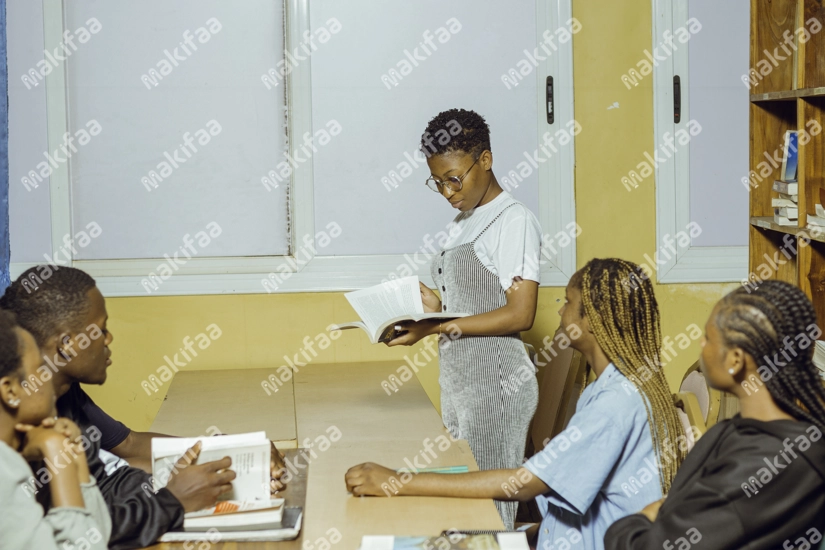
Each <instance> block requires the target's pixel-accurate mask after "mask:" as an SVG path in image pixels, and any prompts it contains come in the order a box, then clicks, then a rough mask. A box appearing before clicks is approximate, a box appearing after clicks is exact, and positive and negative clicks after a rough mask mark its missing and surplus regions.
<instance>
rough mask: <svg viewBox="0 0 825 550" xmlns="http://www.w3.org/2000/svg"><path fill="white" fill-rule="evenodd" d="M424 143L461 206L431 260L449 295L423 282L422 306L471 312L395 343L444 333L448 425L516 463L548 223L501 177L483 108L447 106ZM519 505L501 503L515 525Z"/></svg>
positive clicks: (488, 456) (437, 187)
mask: <svg viewBox="0 0 825 550" xmlns="http://www.w3.org/2000/svg"><path fill="white" fill-rule="evenodd" d="M456 127H458V128H459V129H460V131H455V132H454V129H455V128H456ZM448 129H449V130H450V131H449V132H447V130H448ZM421 150H422V151H423V152H424V154H425V155H426V156H427V164H428V166H429V168H430V172H431V174H432V175H431V177H430V178H428V179H427V182H426V184H427V187H429V188H430V189H431V190H432V191H435V192H436V193H439V194H440V195H442V197H443V198H444V199H446V200H448V201H449V202H450V204H451V205H452V207H453V208H455V209H457V210H458V211H459V214H458V216H456V218H455V224H456V226H457V228H458V230H460V231H456V230H453V231H451V232H450V234H451V237H450V240H449V241H447V242H446V243H445V244H444V246H443V250H442V251H441V252H439V253H438V254H437V255H436V256H435V260H434V261H433V263H432V266H431V270H432V276H433V280H434V281H435V283H436V285H437V290H438V291H439V292H440V294H441V296H440V297H439V296H438V295H436V293H435V292H433V290H431V289H429V288H428V287H426V286H425V285H423V284H422V285H421V298H422V301H423V302H424V309H425V311H427V312H436V311H443V312H456V313H468V314H469V316H468V317H463V318H460V319H456V320H455V321H449V322H443V321H442V322H441V323H439V322H438V321H437V320H427V321H420V322H417V323H406V324H404V327H403V329H404V332H402V333H401V335H400V336H399V337H397V338H395V339H394V340H392V341H391V342H389V343H388V345H390V346H395V345H408V346H409V345H413V344H415V343H416V342H418V341H419V340H421V339H422V338H424V337H426V336H430V335H433V334H438V335H439V338H440V341H439V348H440V356H439V364H440V375H439V383H440V385H441V415H442V418H443V421H444V425H445V426H446V427H447V429H448V430H449V431H450V433H451V434H452V435H453V437H456V438H461V439H466V440H467V441H468V442H469V444H470V448H471V449H472V451H473V455H474V456H475V459H476V462H478V466H479V468H480V469H481V470H495V469H512V468H518V467H520V466H521V463H522V461H523V459H524V447H525V443H526V440H527V430H528V428H529V425H530V421H531V420H532V418H533V414H534V413H535V411H536V404H537V402H538V385H537V383H536V378H535V376H534V371H533V366H532V363H531V362H530V358H529V357H528V355H527V353H526V351H525V349H524V344H523V343H522V341H521V337H520V335H519V333H520V332H521V331H525V330H529V329H530V327H532V326H533V320H534V319H535V316H536V302H537V297H538V286H539V252H540V248H541V227H540V226H539V223H538V220H537V219H536V216H535V215H534V214H533V213H532V212H531V211H530V210H529V209H528V208H527V207H526V206H524V205H523V204H522V203H520V202H518V201H517V200H515V199H514V198H513V197H512V195H510V194H509V193H507V192H506V191H504V190H503V189H502V188H501V186H500V185H499V183H498V181H496V177H495V175H494V174H493V154H492V152H491V151H490V129H489V127H488V126H487V123H486V122H485V121H484V119H483V118H482V117H481V116H480V115H478V114H477V113H475V112H473V111H466V110H464V109H451V110H449V111H445V112H442V113H440V114H439V115H438V116H436V117H435V118H433V119H432V120H431V121H430V123H429V124H428V125H427V129H426V130H425V131H424V135H423V136H422V138H421ZM448 336H449V337H448ZM505 381H506V382H507V383H506V384H505V383H503V382H505ZM516 505H517V503H515V502H501V501H498V502H496V506H497V508H498V511H499V514H501V517H502V520H503V521H504V524H505V526H506V527H507V528H512V527H513V521H514V520H515V515H516Z"/></svg>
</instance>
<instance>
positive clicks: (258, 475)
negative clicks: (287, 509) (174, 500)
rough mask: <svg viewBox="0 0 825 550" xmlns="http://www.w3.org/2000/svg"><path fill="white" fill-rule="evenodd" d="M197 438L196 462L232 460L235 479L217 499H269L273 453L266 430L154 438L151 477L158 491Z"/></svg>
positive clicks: (267, 500) (266, 500)
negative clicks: (198, 447)
mask: <svg viewBox="0 0 825 550" xmlns="http://www.w3.org/2000/svg"><path fill="white" fill-rule="evenodd" d="M198 441H200V442H201V452H200V455H199V456H198V458H197V460H196V462H195V463H196V464H204V463H206V462H212V461H215V460H221V459H222V458H224V457H226V456H228V457H229V458H231V459H232V470H233V471H234V472H235V476H236V477H235V479H233V480H232V489H231V490H229V491H228V492H226V493H224V494H223V495H221V496H220V497H219V498H218V500H233V501H245V502H248V501H256V500H258V501H265V502H270V499H271V497H270V493H269V480H270V464H269V460H270V452H271V450H272V444H271V443H270V441H269V440H268V439H267V438H266V432H251V433H245V434H237V435H220V436H214V437H155V438H152V480H153V484H154V489H155V491H158V490H160V489H162V488H163V487H165V486H166V483H167V482H168V481H169V476H170V474H171V473H172V472H173V470H174V468H175V463H176V462H177V461H178V459H180V458H181V457H182V456H183V455H184V453H186V451H187V450H188V449H189V448H190V447H192V445H194V444H195V443H197V442H198Z"/></svg>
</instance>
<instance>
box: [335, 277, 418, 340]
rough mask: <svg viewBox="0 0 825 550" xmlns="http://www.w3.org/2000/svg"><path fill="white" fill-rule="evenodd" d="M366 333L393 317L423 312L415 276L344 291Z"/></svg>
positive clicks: (371, 332) (374, 331) (374, 330)
mask: <svg viewBox="0 0 825 550" xmlns="http://www.w3.org/2000/svg"><path fill="white" fill-rule="evenodd" d="M346 297H347V301H349V303H350V305H351V306H352V307H353V309H354V310H355V311H356V313H358V316H359V317H361V320H362V321H363V322H364V324H365V325H366V326H367V330H368V331H369V333H370V334H375V333H376V332H377V330H378V328H379V327H380V326H381V325H382V324H384V323H385V322H387V321H389V320H390V319H393V318H395V317H402V316H406V315H414V314H421V313H424V304H423V303H422V302H421V289H420V288H419V286H418V277H417V276H415V275H413V276H412V277H404V278H401V279H396V280H395V281H389V282H386V283H381V284H380V285H376V286H372V287H369V288H365V289H362V290H356V291H355V292H349V293H347V294H346Z"/></svg>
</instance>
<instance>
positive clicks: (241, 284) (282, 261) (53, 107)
mask: <svg viewBox="0 0 825 550" xmlns="http://www.w3.org/2000/svg"><path fill="white" fill-rule="evenodd" d="M63 2H64V0H43V9H44V31H45V44H44V45H45V48H46V49H47V50H53V49H54V48H55V47H56V46H57V45H58V44H59V42H60V40H61V39H62V34H63V29H64V26H65V14H64V9H63ZM549 4H555V6H551V5H549ZM571 4H572V2H571V0H556V1H554V2H551V3H545V2H542V1H540V0H537V1H536V16H537V17H536V30H537V36H540V35H541V33H542V32H543V31H544V30H546V29H557V28H559V27H560V26H561V25H562V24H564V23H566V22H567V21H568V20H570V19H571V18H572V5H571ZM284 13H285V28H286V35H285V42H286V43H285V47H286V50H287V51H293V50H294V49H295V48H296V47H298V45H299V43H300V40H301V37H302V36H303V35H304V33H305V32H307V31H309V30H310V18H309V0H284ZM572 42H573V41H572V40H571V41H569V42H568V43H567V44H562V45H560V48H559V51H558V52H556V54H555V55H552V56H547V59H546V60H544V61H540V62H539V65H538V67H537V68H536V70H535V71H534V72H535V78H536V84H537V86H536V89H537V95H536V102H537V107H538V113H539V114H543V113H545V111H546V109H547V105H546V99H545V94H544V79H545V77H546V75H553V76H554V81H555V111H556V112H555V118H556V120H555V123H554V125H553V126H546V125H545V124H538V125H537V129H538V130H539V131H537V142H536V143H540V140H541V136H542V135H543V134H544V133H545V132H546V131H548V129H549V128H554V127H555V128H561V127H562V126H563V124H564V123H567V122H568V121H570V120H572V119H573V118H574V117H573V56H572ZM286 84H287V86H286V94H287V97H286V101H287V106H288V112H289V115H290V116H289V119H288V133H289V135H292V136H296V135H298V136H300V135H304V133H305V132H311V131H312V78H311V58H310V59H308V60H307V61H306V62H304V63H301V64H300V65H297V66H296V67H295V68H294V70H292V72H291V73H290V74H289V75H288V76H287V83H286ZM45 86H46V104H47V105H46V108H47V120H48V143H49V150H54V149H56V148H57V147H58V146H59V145H60V143H62V142H61V139H62V136H63V135H64V134H65V133H66V131H67V129H68V102H67V89H66V64H65V63H64V64H60V65H59V66H58V67H56V68H55V69H54V70H53V71H52V72H51V74H49V75H47V76H46V78H45ZM294 146H295V145H294V143H293V140H289V148H290V153H293V152H294V151H293V147H294ZM69 162H71V159H69ZM574 166H575V140H574V141H573V142H571V143H570V144H568V145H567V146H565V147H563V148H561V149H559V153H558V154H556V155H554V156H553V157H551V158H550V159H549V160H548V161H547V162H545V163H543V164H541V165H539V167H538V178H539V208H538V211H539V216H538V217H539V221H540V223H541V225H542V228H543V232H544V233H545V234H546V235H549V236H553V235H557V234H559V233H560V232H562V231H563V232H565V233H567V234H569V233H570V229H569V227H570V226H571V224H574V223H575V221H576V215H575V189H574ZM69 186H70V179H69V170H68V163H67V165H63V166H60V167H59V168H58V169H57V170H55V172H54V173H53V174H52V175H51V177H50V181H49V187H50V206H51V214H50V216H51V236H52V243H60V242H62V239H63V236H64V235H66V234H71V232H72V224H71V220H72V217H71V216H72V212H71V194H70V189H69ZM288 200H289V209H290V213H291V219H292V226H291V228H290V251H291V254H290V255H288V256H267V257H221V258H192V259H190V260H188V261H187V264H186V265H184V266H181V267H180V271H178V272H177V273H176V274H175V275H174V276H173V277H170V278H169V279H167V280H165V281H164V283H163V285H161V286H160V287H159V288H157V289H156V290H152V291H151V292H149V291H148V290H145V289H144V287H143V286H142V284H141V281H142V280H146V278H147V274H148V273H150V272H152V271H154V270H155V269H156V267H157V265H158V263H159V262H162V261H163V259H162V258H159V259H118V260H75V259H74V258H72V259H71V260H69V262H68V265H72V266H74V267H77V268H80V269H83V270H84V271H86V272H88V273H89V274H90V275H92V276H93V277H95V278H96V280H97V283H98V286H99V287H100V289H101V291H102V292H103V293H104V294H105V295H107V296H146V295H167V296H168V295H194V294H229V293H240V294H261V293H265V292H267V293H269V292H272V291H271V290H269V289H266V288H265V287H264V286H263V282H262V280H263V279H266V278H267V275H269V274H270V273H274V272H276V271H277V272H278V273H279V275H280V274H283V273H284V270H285V269H286V270H288V271H287V274H286V275H282V276H281V278H283V279H284V281H283V283H281V284H280V285H279V286H278V288H277V289H276V290H274V292H276V293H290V292H335V291H348V290H354V289H358V288H363V287H365V286H370V285H373V284H376V283H378V282H380V281H381V280H382V279H385V278H386V277H387V274H389V273H393V272H395V271H396V270H397V268H398V266H400V265H402V264H404V263H405V262H406V260H405V257H404V255H403V254H392V255H360V256H319V255H317V254H312V255H311V257H310V258H309V259H308V260H307V258H306V255H305V254H306V252H307V251H306V249H305V248H304V250H303V254H304V255H303V256H302V258H301V263H299V262H296V261H295V260H296V256H295V251H296V250H297V248H298V246H300V243H298V241H297V239H298V238H299V236H303V235H315V234H316V229H315V212H314V178H313V169H312V165H311V164H308V165H307V166H305V167H302V169H301V170H295V171H294V172H293V174H292V176H291V182H290V192H289V199H288ZM304 260H307V261H306V262H305V263H304ZM33 265H36V264H28V263H14V264H12V265H11V275H12V278H16V277H17V276H19V275H20V273H22V272H23V271H25V270H26V269H27V268H29V267H31V266H33ZM284 266H286V268H284ZM575 268H576V242H575V239H573V242H572V243H571V244H570V245H568V246H566V247H564V248H561V249H560V250H559V252H558V254H557V255H556V256H555V257H554V263H553V262H550V261H546V262H544V263H543V264H542V266H541V278H542V286H564V285H566V284H567V281H568V280H569V278H570V277H571V276H572V274H573V273H574V272H575ZM422 279H424V282H425V283H427V282H428V280H429V275H428V274H425V275H422Z"/></svg>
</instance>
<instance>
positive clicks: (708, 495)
mask: <svg viewBox="0 0 825 550" xmlns="http://www.w3.org/2000/svg"><path fill="white" fill-rule="evenodd" d="M821 335H822V331H821V329H820V328H819V327H818V326H817V321H816V313H815V311H814V307H813V304H811V302H810V300H808V298H807V297H806V296H805V294H804V293H803V292H802V291H801V290H800V289H798V288H796V287H795V286H793V285H790V284H787V283H783V282H780V281H766V282H764V283H762V284H761V285H760V286H759V287H758V288H757V289H756V290H755V291H752V292H750V293H749V291H748V290H746V289H744V288H740V289H737V290H735V291H733V292H731V293H730V294H728V295H727V296H725V297H724V298H723V299H722V300H721V301H720V302H719V303H718V304H717V305H716V307H715V308H714V310H713V312H712V313H711V315H710V319H708V322H707V324H706V326H705V337H704V339H703V341H702V345H703V349H702V356H701V359H700V365H701V368H702V371H703V372H704V373H705V376H706V377H707V379H708V381H709V383H710V385H711V386H713V387H714V388H717V389H719V390H722V391H726V392H728V393H732V394H733V395H735V396H737V397H738V398H739V401H740V410H741V413H740V414H739V415H737V416H736V417H734V418H733V419H731V420H727V421H724V422H720V423H719V424H717V425H716V426H714V427H713V428H711V429H710V430H709V431H708V432H707V433H706V434H705V435H704V436H702V438H701V439H700V440H699V441H698V443H697V444H696V446H695V447H694V448H693V450H692V451H691V452H690V454H689V455H688V457H687V459H686V460H685V462H684V464H683V465H682V468H681V470H680V471H679V474H678V475H677V476H676V479H675V480H674V482H673V486H672V487H671V489H670V492H669V494H668V495H667V499H665V500H664V501H663V502H661V501H660V502H655V503H653V504H652V505H650V506H648V507H647V508H645V509H644V510H642V512H640V513H638V514H634V515H631V516H628V517H626V518H624V519H622V520H619V521H618V522H616V523H615V524H614V525H613V526H612V527H611V528H610V530H609V531H608V532H607V535H606V537H605V545H606V547H607V548H609V549H611V550H619V549H642V548H644V549H647V548H657V549H658V548H665V549H669V548H687V547H690V548H692V549H694V550H702V549H708V550H726V549H731V550H734V549H735V550H738V549H742V548H747V549H749V550H757V549H761V548H765V549H768V548H770V549H773V548H781V549H792V548H818V546H817V545H818V543H819V542H820V541H822V537H823V535H825V441H823V439H822V434H823V432H825V385H823V380H822V379H821V378H820V376H819V374H818V369H817V368H816V366H814V364H813V362H812V356H813V350H814V341H815V340H816V339H817V338H819V337H820V336H821Z"/></svg>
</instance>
